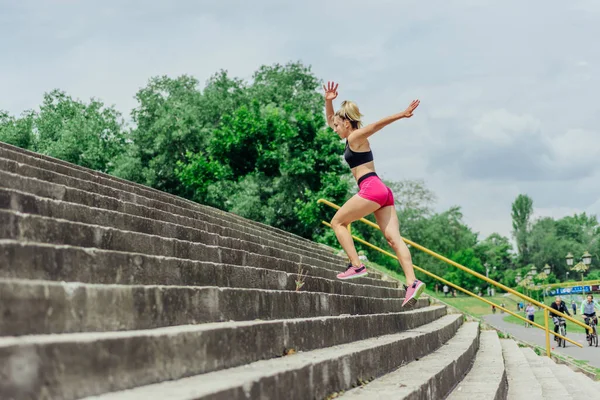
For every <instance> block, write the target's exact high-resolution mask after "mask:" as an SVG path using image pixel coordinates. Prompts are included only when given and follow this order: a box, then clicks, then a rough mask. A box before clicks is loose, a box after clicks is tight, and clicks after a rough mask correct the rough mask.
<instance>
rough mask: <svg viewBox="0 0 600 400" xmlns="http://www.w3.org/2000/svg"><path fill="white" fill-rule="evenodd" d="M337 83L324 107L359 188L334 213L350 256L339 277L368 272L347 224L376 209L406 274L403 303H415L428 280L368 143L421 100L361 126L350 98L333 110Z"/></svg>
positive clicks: (331, 86) (334, 222)
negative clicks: (418, 270)
mask: <svg viewBox="0 0 600 400" xmlns="http://www.w3.org/2000/svg"><path fill="white" fill-rule="evenodd" d="M337 88H338V85H337V84H335V83H334V82H328V83H327V87H325V86H323V89H324V90H325V110H326V112H327V123H328V124H329V126H330V127H331V129H333V130H334V131H335V133H337V134H338V135H339V136H340V138H342V139H346V149H345V151H344V158H345V159H346V162H347V163H348V165H349V166H350V168H351V170H352V175H354V178H355V179H356V180H357V184H358V187H359V192H358V193H357V194H356V195H354V196H353V197H352V198H350V200H348V201H347V202H346V203H345V204H344V205H343V206H342V207H341V208H340V209H339V210H338V211H337V212H336V214H335V215H334V217H333V219H332V220H331V226H332V228H333V230H334V232H335V235H336V237H337V239H338V241H339V243H340V245H341V246H342V248H343V249H344V251H345V252H346V254H347V255H348V257H349V258H350V264H349V265H348V268H347V269H346V271H345V272H342V273H340V274H338V276H337V277H338V278H339V279H352V278H358V277H361V276H365V275H367V269H366V267H365V266H364V264H362V263H361V262H360V260H359V258H358V254H357V253H356V249H355V247H354V241H353V240H352V235H351V234H350V232H348V224H350V223H352V222H353V221H356V220H358V219H360V218H363V217H364V216H366V215H368V214H371V213H374V214H375V219H376V220H377V224H378V225H379V227H380V228H381V231H382V232H383V235H384V236H385V238H386V240H387V241H388V243H389V244H390V246H391V247H392V248H393V249H394V251H395V252H396V255H397V256H398V260H399V261H400V266H401V267H402V270H403V271H404V276H405V277H406V284H407V286H405V288H406V295H405V298H404V302H403V303H402V306H407V305H408V306H412V305H413V304H415V303H416V301H417V299H418V298H419V296H420V295H421V293H423V290H424V289H425V284H424V283H423V282H421V281H419V280H418V279H416V277H415V271H414V268H413V264H412V258H411V255H410V251H409V250H408V247H407V246H406V244H405V243H404V241H403V240H402V238H401V236H400V230H399V226H398V216H397V215H396V208H395V207H394V195H393V193H392V191H391V190H390V189H389V188H388V187H387V186H386V185H385V184H384V183H383V182H382V181H381V179H379V177H378V176H377V174H376V173H375V164H374V163H373V153H372V152H371V148H370V146H369V140H368V139H369V137H370V136H371V135H373V134H374V133H376V132H377V131H379V130H381V129H382V128H383V127H384V126H386V125H389V124H391V123H392V122H394V121H397V120H399V119H402V118H410V117H412V115H413V111H414V110H415V109H416V108H417V107H418V106H419V103H420V102H419V100H414V101H413V102H412V103H411V104H410V106H408V108H407V109H406V110H404V111H402V112H400V113H398V114H394V115H392V116H389V117H386V118H383V119H382V120H380V121H378V122H375V123H372V124H370V125H367V126H365V127H363V126H362V122H361V120H360V118H361V117H362V115H361V114H360V111H359V109H358V106H357V105H356V104H355V103H354V102H351V101H344V102H342V104H341V108H340V109H339V110H338V111H337V112H334V110H333V100H334V99H335V98H336V97H337V95H338V93H337Z"/></svg>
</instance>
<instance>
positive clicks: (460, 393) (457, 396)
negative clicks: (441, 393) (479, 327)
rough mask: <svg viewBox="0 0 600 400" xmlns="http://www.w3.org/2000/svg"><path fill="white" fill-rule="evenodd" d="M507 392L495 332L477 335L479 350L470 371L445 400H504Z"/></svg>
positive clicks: (498, 343)
mask: <svg viewBox="0 0 600 400" xmlns="http://www.w3.org/2000/svg"><path fill="white" fill-rule="evenodd" d="M507 392H508V383H507V381H506V370H505V368H504V358H503V357H502V345H501V344H500V339H499V338H498V333H497V332H496V331H493V330H492V331H482V332H481V333H480V334H479V350H478V351H477V355H476V357H475V362H474V363H473V366H472V367H471V371H469V373H468V374H467V376H465V377H464V379H462V380H461V381H460V382H459V383H458V385H457V387H456V388H455V389H454V390H453V391H452V393H450V395H449V396H448V397H447V400H473V399H485V400H504V399H506V394H507Z"/></svg>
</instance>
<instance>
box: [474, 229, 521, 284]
mask: <svg viewBox="0 0 600 400" xmlns="http://www.w3.org/2000/svg"><path fill="white" fill-rule="evenodd" d="M474 250H475V254H476V255H477V257H478V258H479V259H480V260H482V262H483V263H484V264H488V266H489V267H490V268H491V269H492V270H494V267H495V271H496V272H497V273H500V272H501V271H505V270H507V269H513V268H514V260H513V254H512V250H513V249H512V245H511V243H510V241H509V239H508V238H507V237H504V236H502V235H500V234H498V233H492V234H491V235H489V236H488V237H487V238H485V239H484V240H482V241H480V242H478V243H477V245H476V246H475V248H474ZM494 279H495V278H494Z"/></svg>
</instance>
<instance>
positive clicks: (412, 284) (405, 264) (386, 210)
mask: <svg viewBox="0 0 600 400" xmlns="http://www.w3.org/2000/svg"><path fill="white" fill-rule="evenodd" d="M375 218H376V219H377V224H378V225H379V228H381V231H382V232H383V234H384V236H385V238H386V240H387V241H388V243H389V244H390V246H391V247H392V248H393V249H394V251H395V252H396V256H397V257H398V260H399V261H400V266H401V267H402V270H403V271H404V276H405V277H406V294H405V296H404V302H403V303H402V306H403V307H404V306H413V305H414V304H416V302H417V300H418V299H419V297H420V296H421V294H422V293H423V291H424V290H425V284H424V283H423V282H421V281H419V280H418V279H417V278H416V277H415V270H414V267H413V264H412V257H411V256H410V250H409V249H408V247H407V246H406V244H405V243H404V241H403V240H402V237H401V236H400V229H399V224H398V216H397V215H396V208H395V207H394V206H393V205H389V206H386V207H383V208H381V209H379V210H377V211H376V212H375ZM455 293H456V292H453V294H452V295H453V296H454V297H456V294H455Z"/></svg>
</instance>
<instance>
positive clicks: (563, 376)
mask: <svg viewBox="0 0 600 400" xmlns="http://www.w3.org/2000/svg"><path fill="white" fill-rule="evenodd" d="M542 362H543V363H545V364H546V365H547V366H548V367H549V368H550V369H551V370H552V373H553V374H554V376H555V377H556V379H557V380H558V381H559V382H560V383H562V385H563V386H564V387H565V389H567V392H569V394H570V395H571V397H572V398H574V399H586V398H588V397H589V396H590V393H598V392H599V391H600V387H598V384H597V383H595V382H594V381H592V380H591V379H590V378H588V377H587V376H585V375H583V374H581V373H578V372H575V371H573V370H572V369H571V368H569V367H568V366H566V365H563V364H556V363H555V362H554V361H552V360H551V359H549V358H548V357H542Z"/></svg>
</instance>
